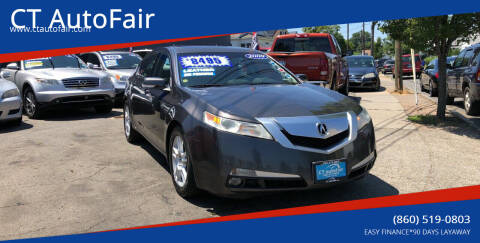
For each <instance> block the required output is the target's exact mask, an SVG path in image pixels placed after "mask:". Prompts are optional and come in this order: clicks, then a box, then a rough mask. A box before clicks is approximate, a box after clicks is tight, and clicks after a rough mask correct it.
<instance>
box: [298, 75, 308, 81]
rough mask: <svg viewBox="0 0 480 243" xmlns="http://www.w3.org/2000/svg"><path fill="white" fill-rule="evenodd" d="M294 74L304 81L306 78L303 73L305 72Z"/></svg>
mask: <svg viewBox="0 0 480 243" xmlns="http://www.w3.org/2000/svg"><path fill="white" fill-rule="evenodd" d="M295 76H296V77H297V78H299V79H300V80H302V81H306V80H307V75H305V74H295Z"/></svg>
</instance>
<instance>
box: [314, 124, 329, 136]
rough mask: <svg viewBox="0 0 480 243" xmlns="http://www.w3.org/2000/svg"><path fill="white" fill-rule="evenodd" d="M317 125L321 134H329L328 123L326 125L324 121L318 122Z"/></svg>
mask: <svg viewBox="0 0 480 243" xmlns="http://www.w3.org/2000/svg"><path fill="white" fill-rule="evenodd" d="M317 127H318V132H319V133H320V135H322V136H327V135H328V129H327V125H325V124H324V123H318V124H317Z"/></svg>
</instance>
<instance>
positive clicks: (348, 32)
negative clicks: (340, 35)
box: [347, 24, 350, 53]
mask: <svg viewBox="0 0 480 243" xmlns="http://www.w3.org/2000/svg"><path fill="white" fill-rule="evenodd" d="M349 48H350V24H347V53H348V49H349Z"/></svg>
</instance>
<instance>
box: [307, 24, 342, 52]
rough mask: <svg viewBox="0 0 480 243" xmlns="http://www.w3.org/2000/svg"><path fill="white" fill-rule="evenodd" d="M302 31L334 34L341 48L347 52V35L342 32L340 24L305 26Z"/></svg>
mask: <svg viewBox="0 0 480 243" xmlns="http://www.w3.org/2000/svg"><path fill="white" fill-rule="evenodd" d="M302 31H303V32H305V33H329V34H332V35H333V36H334V37H335V39H337V42H338V44H339V45H340V48H342V51H343V52H345V51H346V50H347V42H346V41H345V37H343V35H342V34H341V33H340V25H323V26H312V27H303V28H302Z"/></svg>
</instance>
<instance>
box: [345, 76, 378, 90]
mask: <svg viewBox="0 0 480 243" xmlns="http://www.w3.org/2000/svg"><path fill="white" fill-rule="evenodd" d="M348 82H349V86H350V88H374V87H376V86H377V83H378V82H380V79H379V78H378V77H375V78H363V79H362V78H358V79H357V78H350V79H349V80H348Z"/></svg>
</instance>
